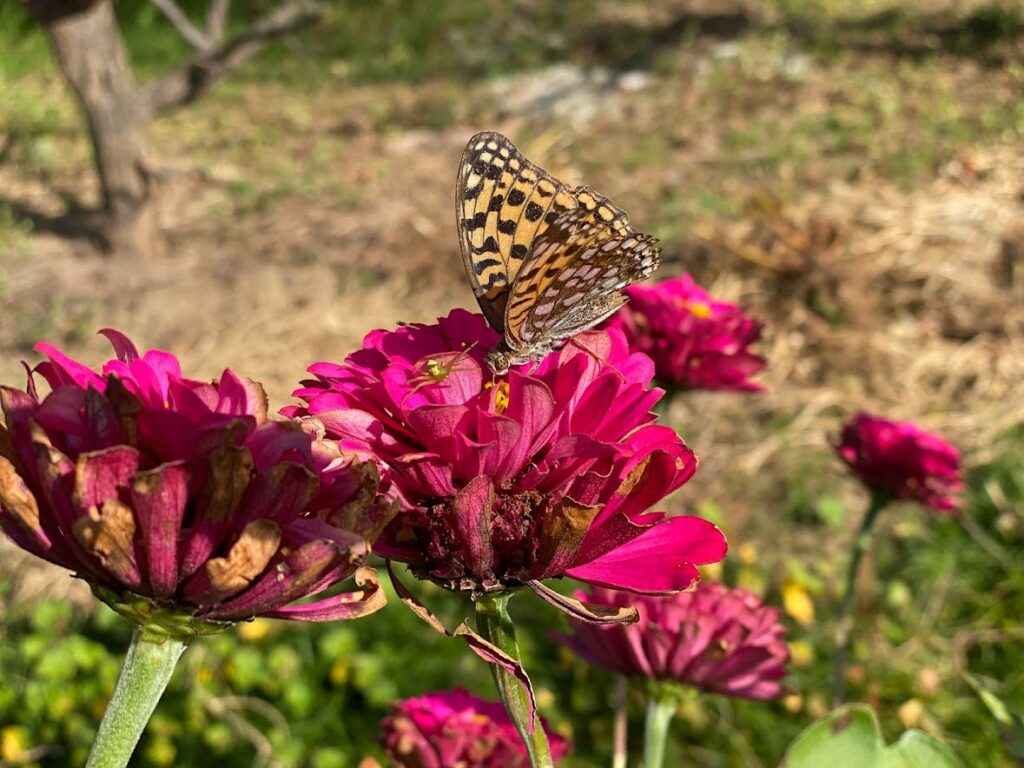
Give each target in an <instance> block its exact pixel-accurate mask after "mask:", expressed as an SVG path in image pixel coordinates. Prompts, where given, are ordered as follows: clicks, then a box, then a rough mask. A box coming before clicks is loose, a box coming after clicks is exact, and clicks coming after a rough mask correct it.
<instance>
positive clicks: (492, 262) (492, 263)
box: [473, 259, 501, 275]
mask: <svg viewBox="0 0 1024 768" xmlns="http://www.w3.org/2000/svg"><path fill="white" fill-rule="evenodd" d="M500 266H501V262H500V261H498V260H497V259H480V261H478V262H476V263H474V264H473V269H474V270H475V271H476V273H477V274H478V275H482V274H483V273H484V270H486V269H490V268H491V267H500Z"/></svg>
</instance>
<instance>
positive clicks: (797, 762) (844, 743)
mask: <svg viewBox="0 0 1024 768" xmlns="http://www.w3.org/2000/svg"><path fill="white" fill-rule="evenodd" d="M882 750H883V746H882V740H881V739H880V738H879V735H878V723H877V721H876V720H875V714H874V712H872V711H871V708H870V707H866V706H863V705H855V706H849V707H843V708H841V709H839V710H836V711H835V712H833V713H832V714H831V715H829V716H828V717H825V718H823V719H821V720H819V721H818V722H816V723H814V724H813V725H812V726H810V727H809V728H808V729H807V730H805V731H804V732H803V733H802V734H800V736H798V737H797V740H796V741H795V742H794V743H793V744H792V746H791V747H790V748H789V751H788V752H787V753H786V757H785V758H784V759H783V761H782V766H783V767H784V768H820V767H821V766H822V765H825V764H827V765H828V766H829V768H869V767H870V766H874V765H878V766H881V765H882V763H881V759H882ZM825 761H827V763H826V762H825Z"/></svg>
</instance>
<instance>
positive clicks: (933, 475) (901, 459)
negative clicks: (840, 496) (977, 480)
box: [836, 413, 964, 512]
mask: <svg viewBox="0 0 1024 768" xmlns="http://www.w3.org/2000/svg"><path fill="white" fill-rule="evenodd" d="M836 451H837V452H838V453H839V457H840V458H841V459H842V460H843V461H845V462H846V463H847V464H848V465H849V466H850V468H851V469H852V470H853V471H854V472H856V473H857V476H858V477H859V478H860V479H861V481H862V482H863V483H864V485H866V486H867V487H868V488H870V489H871V490H873V491H876V492H881V493H884V494H889V495H891V496H893V497H895V498H897V499H908V500H911V501H917V502H919V503H921V504H924V505H925V506H926V507H930V508H932V509H934V510H936V511H938V512H955V511H956V508H957V502H956V500H955V499H954V498H953V496H954V494H957V493H959V492H960V491H962V490H963V487H964V484H963V479H962V476H961V470H960V451H958V450H957V449H956V448H954V447H953V446H952V445H950V444H949V443H947V442H946V441H945V440H943V439H942V438H941V437H938V436H937V435H933V434H930V433H928V432H925V431H924V430H922V429H920V428H919V427H917V426H915V425H914V424H912V423H911V422H909V421H903V422H898V421H888V420H886V419H882V418H879V417H877V416H871V415H870V414H867V413H858V414H856V415H855V416H854V417H853V418H852V419H851V420H850V421H849V422H848V423H847V424H846V425H845V426H844V427H843V431H842V435H841V436H840V440H839V445H838V446H836Z"/></svg>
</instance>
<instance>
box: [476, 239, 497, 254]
mask: <svg viewBox="0 0 1024 768" xmlns="http://www.w3.org/2000/svg"><path fill="white" fill-rule="evenodd" d="M497 252H498V241H497V240H495V239H494V235H491V236H490V237H488V238H487V239H486V240H484V242H483V245H480V246H477V247H476V248H474V249H473V253H477V254H479V253H497Z"/></svg>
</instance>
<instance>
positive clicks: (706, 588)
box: [557, 582, 789, 699]
mask: <svg viewBox="0 0 1024 768" xmlns="http://www.w3.org/2000/svg"><path fill="white" fill-rule="evenodd" d="M578 596H579V597H581V598H583V597H587V598H592V599H594V600H596V601H598V602H602V603H605V602H606V603H609V604H612V605H629V606H632V607H635V608H636V609H637V610H638V612H639V614H640V620H639V621H638V622H637V623H636V624H632V625H629V626H621V625H620V626H604V627H599V626H593V625H590V624H586V623H584V622H580V621H574V620H570V621H571V623H572V625H573V632H572V634H569V635H560V636H558V638H557V639H558V640H559V641H560V642H561V643H562V644H564V645H566V646H567V647H569V648H571V649H572V650H573V651H575V652H576V653H578V654H579V655H580V656H582V657H583V658H585V659H586V660H587V661H589V662H591V663H593V664H596V665H598V666H601V667H604V668H606V669H609V670H611V671H613V672H618V673H619V674H622V675H636V676H640V677H646V678H650V679H652V680H665V681H672V682H678V683H684V684H686V685H690V686H693V687H694V688H698V689H699V690H702V691H708V692H710V693H721V694H725V695H727V696H738V697H742V698H747V699H774V698H777V697H778V696H780V695H782V694H783V693H784V688H783V686H782V684H781V683H780V682H779V680H780V679H781V678H782V677H783V676H784V675H785V674H786V664H787V663H788V661H789V649H788V647H787V645H786V637H785V629H784V628H783V626H782V624H781V623H780V621H779V617H780V613H779V611H778V609H776V608H772V607H770V606H766V605H763V604H762V603H761V600H760V599H759V598H757V597H756V596H755V595H752V594H751V593H749V592H746V591H745V590H742V589H729V588H728V587H725V586H723V585H721V584H715V583H710V582H701V583H700V584H699V585H698V586H697V588H696V589H695V590H693V591H690V592H680V593H679V594H676V595H667V596H648V595H629V594H625V593H622V592H613V591H611V590H606V589H597V590H593V592H592V594H591V595H583V594H582V593H581V594H580V595H578Z"/></svg>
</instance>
